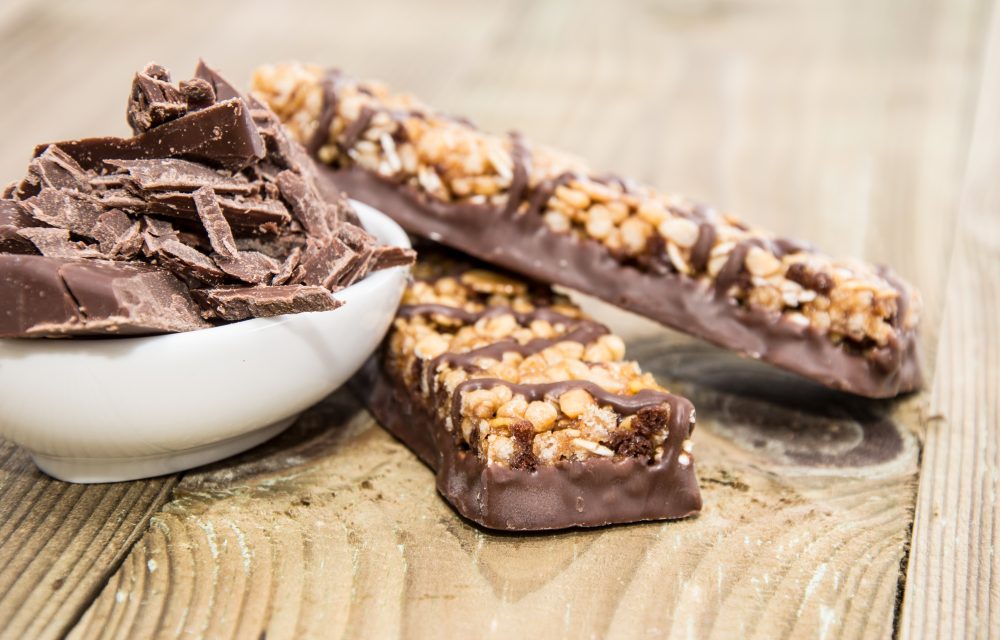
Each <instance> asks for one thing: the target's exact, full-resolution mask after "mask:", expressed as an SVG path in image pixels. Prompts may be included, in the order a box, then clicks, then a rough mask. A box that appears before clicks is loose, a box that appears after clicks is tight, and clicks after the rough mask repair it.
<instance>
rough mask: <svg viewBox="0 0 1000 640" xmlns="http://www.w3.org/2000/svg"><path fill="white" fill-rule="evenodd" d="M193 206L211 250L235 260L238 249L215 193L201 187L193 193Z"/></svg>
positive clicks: (210, 188) (209, 188)
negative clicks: (206, 235)
mask: <svg viewBox="0 0 1000 640" xmlns="http://www.w3.org/2000/svg"><path fill="white" fill-rule="evenodd" d="M194 204H195V207H196V208H197V210H198V217H199V218H201V224H202V226H204V227H205V231H206V232H207V233H208V241H209V242H210V243H211V244H212V249H213V250H214V251H215V252H216V253H218V254H219V255H220V256H222V257H224V258H235V257H236V255H237V254H238V253H239V249H237V248H236V240H235V239H233V231H232V229H230V228H229V223H228V222H226V218H225V216H223V215H222V209H221V208H220V207H219V204H218V203H217V202H216V200H215V191H213V190H212V187H202V188H200V189H198V190H197V191H195V192H194Z"/></svg>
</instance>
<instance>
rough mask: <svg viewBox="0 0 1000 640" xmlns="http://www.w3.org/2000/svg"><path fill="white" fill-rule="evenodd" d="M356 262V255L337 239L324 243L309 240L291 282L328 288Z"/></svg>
mask: <svg viewBox="0 0 1000 640" xmlns="http://www.w3.org/2000/svg"><path fill="white" fill-rule="evenodd" d="M357 260H358V256H357V254H355V253H354V252H353V251H351V249H350V248H349V247H348V246H347V245H346V244H344V243H343V242H341V241H340V240H339V239H338V238H327V239H326V240H325V241H322V240H315V239H312V238H310V240H309V244H307V245H306V248H305V251H303V254H302V262H301V263H300V265H299V267H298V269H297V270H296V271H297V273H298V275H297V276H295V277H294V278H293V281H294V282H301V283H302V284H309V285H319V286H322V287H326V288H330V287H332V286H334V283H335V282H336V281H337V280H339V279H340V278H341V277H342V276H343V275H344V274H345V273H346V272H348V271H350V270H351V267H352V265H354V264H356V263H357Z"/></svg>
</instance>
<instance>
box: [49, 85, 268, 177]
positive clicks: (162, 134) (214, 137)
mask: <svg viewBox="0 0 1000 640" xmlns="http://www.w3.org/2000/svg"><path fill="white" fill-rule="evenodd" d="M58 144H59V147H60V148H61V149H62V150H63V151H65V152H66V153H68V154H69V155H70V156H71V157H72V158H73V159H74V160H76V161H77V162H78V163H79V164H80V166H82V167H84V168H87V169H94V170H98V169H100V168H101V166H102V164H103V162H104V160H136V159H142V158H186V159H188V160H194V161H197V162H204V163H206V164H208V165H210V166H215V167H221V168H223V169H228V170H230V171H239V170H240V169H243V168H244V167H247V166H249V165H250V163H252V162H254V161H256V160H259V159H261V158H263V157H264V142H263V140H262V139H261V137H260V134H258V133H257V128H256V127H255V126H254V122H253V120H252V119H251V117H250V111H249V109H248V108H247V105H246V103H245V102H243V101H242V100H239V99H233V100H226V101H225V102H219V103H216V104H214V105H212V106H210V107H208V108H205V109H201V110H200V111H194V112H191V113H188V114H186V115H184V116H182V117H180V118H177V119H176V120H171V121H169V122H166V123H164V124H162V125H160V126H158V127H154V128H152V129H150V130H149V131H146V132H145V133H142V134H140V135H137V136H135V137H134V138H85V139H83V140H71V141H67V142H60V143H58ZM46 146H47V145H46Z"/></svg>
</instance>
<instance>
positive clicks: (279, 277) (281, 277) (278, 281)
mask: <svg viewBox="0 0 1000 640" xmlns="http://www.w3.org/2000/svg"><path fill="white" fill-rule="evenodd" d="M301 260H302V249H301V248H300V247H295V248H294V249H292V251H291V252H290V253H289V254H288V257H287V258H285V261H284V262H283V263H281V269H280V270H279V271H278V273H276V274H275V275H274V278H272V279H271V284H272V285H282V284H286V283H287V282H288V281H289V280H291V279H292V274H294V273H295V269H296V268H297V267H298V266H299V262H300V261H301Z"/></svg>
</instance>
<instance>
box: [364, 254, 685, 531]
mask: <svg viewBox="0 0 1000 640" xmlns="http://www.w3.org/2000/svg"><path fill="white" fill-rule="evenodd" d="M439 260H440V258H439V256H437V255H434V254H433V253H429V252H425V250H424V248H421V262H419V263H418V265H417V276H418V278H420V279H418V280H417V281H416V282H414V283H413V284H412V285H411V286H410V287H409V289H408V290H407V292H406V293H405V294H404V298H403V306H402V307H400V312H399V315H398V317H397V320H396V322H395V324H394V326H393V329H392V330H391V332H390V334H389V336H388V337H387V338H386V342H385V344H384V345H383V351H382V353H381V356H380V357H374V358H372V360H370V361H369V362H368V364H367V365H366V366H365V368H364V369H363V371H362V372H361V373H360V374H359V375H358V376H357V377H356V378H355V379H354V380H353V381H352V387H354V388H355V389H356V390H357V392H358V393H359V394H360V395H361V396H362V397H363V398H364V399H365V402H366V404H367V405H368V407H369V409H370V410H371V411H372V413H373V414H374V415H375V417H376V418H377V419H378V420H379V422H380V423H381V424H382V426H384V427H385V428H386V429H388V430H389V431H390V432H391V433H392V434H393V435H395V436H396V437H398V438H399V439H400V440H402V441H403V443H404V444H406V445H407V446H408V447H410V448H411V449H412V450H413V451H414V452H415V453H416V454H417V455H418V456H419V457H420V458H421V460H423V461H424V462H425V463H427V464H428V465H429V466H430V467H431V469H433V470H434V471H435V474H436V476H437V488H438V491H439V492H440V493H441V495H442V496H443V497H444V498H445V499H446V500H447V501H448V502H449V503H450V504H451V505H452V506H453V507H454V508H455V509H456V510H457V511H458V512H459V513H460V514H462V515H463V516H465V517H466V518H468V519H470V520H472V521H473V522H475V523H477V524H479V525H482V526H484V527H488V528H490V529H501V530H507V531H537V530H547V529H563V528H567V527H593V526H602V525H607V524H615V523H625V522H637V521H643V520H660V519H671V518H683V517H686V516H690V515H693V514H695V513H697V512H698V511H699V510H700V508H701V497H700V494H699V491H698V483H697V479H696V477H695V474H694V458H693V455H692V453H691V440H690V437H691V433H692V430H693V428H694V409H693V408H692V406H691V403H690V402H688V401H687V400H685V399H684V398H681V397H679V396H675V395H672V394H670V393H668V392H667V391H666V390H665V389H663V388H662V387H661V386H659V385H658V384H657V383H656V381H655V380H654V379H653V378H652V377H651V376H650V375H649V374H642V373H641V372H640V371H639V367H638V365H637V364H636V363H634V362H625V361H623V360H622V358H623V355H624V346H623V344H622V342H621V339H620V338H618V337H617V336H613V335H611V334H610V333H609V332H608V330H607V328H606V327H604V326H602V325H600V324H598V323H596V322H594V321H592V320H589V319H587V318H586V317H584V316H583V315H582V314H581V312H580V310H579V309H578V308H576V307H575V306H573V305H572V304H571V303H570V302H569V301H568V299H565V298H562V297H560V296H557V295H555V294H554V293H553V292H551V291H548V290H546V289H545V288H544V287H541V286H539V285H537V284H530V283H524V282H521V281H518V280H516V279H514V278H512V277H511V276H509V275H506V274H500V273H497V272H495V271H487V270H484V269H483V268H481V267H479V268H471V265H469V264H461V263H459V264H458V265H455V264H450V263H446V262H444V261H439ZM456 267H457V268H456ZM514 309H518V311H514Z"/></svg>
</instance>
